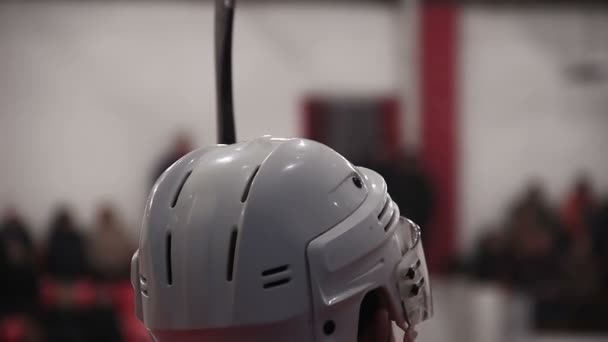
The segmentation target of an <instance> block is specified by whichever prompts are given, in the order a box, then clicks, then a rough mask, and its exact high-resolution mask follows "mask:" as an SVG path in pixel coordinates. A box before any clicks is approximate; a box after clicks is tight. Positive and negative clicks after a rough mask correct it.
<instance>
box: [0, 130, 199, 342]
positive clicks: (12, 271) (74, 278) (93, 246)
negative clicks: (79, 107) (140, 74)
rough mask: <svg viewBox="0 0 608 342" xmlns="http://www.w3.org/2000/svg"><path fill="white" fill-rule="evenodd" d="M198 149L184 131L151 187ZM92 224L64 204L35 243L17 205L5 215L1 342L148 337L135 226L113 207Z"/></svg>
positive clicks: (0, 248)
mask: <svg viewBox="0 0 608 342" xmlns="http://www.w3.org/2000/svg"><path fill="white" fill-rule="evenodd" d="M192 148H193V143H192V139H191V137H190V136H189V135H188V134H187V133H185V132H182V133H180V134H178V135H177V136H176V137H175V139H174V141H173V143H172V146H170V149H169V150H168V151H167V153H165V154H164V155H162V156H161V158H160V160H159V161H158V163H156V164H155V165H154V166H153V169H152V175H151V176H152V182H153V181H154V180H156V179H157V178H158V177H159V176H160V175H161V174H162V172H163V171H164V170H165V169H167V168H168V167H169V166H171V164H173V163H174V162H175V161H176V160H178V159H179V158H181V157H182V156H183V155H185V154H186V153H188V152H189V151H191V150H192ZM88 226H90V229H83V228H85V227H84V225H82V224H80V223H79V222H76V220H75V218H74V215H73V213H72V212H71V211H70V209H69V208H68V207H67V206H63V207H59V208H57V209H56V210H55V212H54V213H53V215H52V218H51V220H50V222H49V224H48V227H46V230H44V231H45V233H46V236H45V239H44V241H43V242H42V243H36V242H35V240H34V238H33V237H32V234H31V233H32V229H31V228H32V227H30V226H29V225H28V222H27V219H26V218H25V217H23V215H21V214H20V213H19V211H18V210H17V208H8V209H6V210H5V212H4V213H3V215H2V216H0V279H2V281H0V293H2V300H0V342H5V341H6V342H8V341H11V342H24V341H36V342H39V341H45V342H84V341H86V342H95V341H99V342H109V341H112V342H119V341H127V342H131V341H133V342H135V341H147V340H148V338H147V334H146V332H145V330H144V329H143V327H142V325H141V324H140V323H139V322H138V321H137V318H136V317H135V313H134V304H133V303H134V298H133V291H132V289H131V285H130V281H129V270H130V262H131V256H132V255H133V253H134V251H135V249H136V244H135V243H134V241H131V239H130V238H129V235H128V234H127V232H128V231H129V229H128V227H127V226H126V225H125V224H124V223H123V221H122V220H121V218H120V215H119V213H118V211H117V209H116V208H114V207H113V206H112V205H111V204H109V203H103V204H101V205H100V206H99V208H98V209H97V213H96V218H95V222H91V223H89V224H88Z"/></svg>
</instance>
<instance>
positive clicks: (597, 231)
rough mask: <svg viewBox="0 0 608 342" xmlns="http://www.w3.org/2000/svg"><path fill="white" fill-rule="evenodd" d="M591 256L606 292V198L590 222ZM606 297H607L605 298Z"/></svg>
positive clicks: (607, 217)
mask: <svg viewBox="0 0 608 342" xmlns="http://www.w3.org/2000/svg"><path fill="white" fill-rule="evenodd" d="M591 234H592V239H591V240H592V247H593V256H594V257H595V258H596V260H597V262H598V264H599V265H600V267H598V269H599V270H600V273H601V274H600V277H601V278H602V286H603V288H604V290H608V197H607V198H605V199H604V200H603V201H602V203H601V204H600V205H599V206H598V208H597V210H596V212H595V214H594V215H593V218H592V221H591ZM607 297H608V296H607Z"/></svg>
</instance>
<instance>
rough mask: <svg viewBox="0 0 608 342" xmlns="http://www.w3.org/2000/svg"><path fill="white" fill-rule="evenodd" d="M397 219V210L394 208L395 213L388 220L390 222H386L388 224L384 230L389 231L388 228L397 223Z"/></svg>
mask: <svg viewBox="0 0 608 342" xmlns="http://www.w3.org/2000/svg"><path fill="white" fill-rule="evenodd" d="M396 220H397V210H393V213H392V214H391V219H390V220H388V222H387V223H386V226H384V231H385V232H388V230H389V229H390V228H391V226H393V224H395V221H396Z"/></svg>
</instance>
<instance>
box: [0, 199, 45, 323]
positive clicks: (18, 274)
mask: <svg viewBox="0 0 608 342" xmlns="http://www.w3.org/2000/svg"><path fill="white" fill-rule="evenodd" d="M35 259H36V257H35V251H34V243H33V241H32V238H31V236H30V233H29V229H28V227H27V225H26V224H25V223H24V222H23V220H22V219H21V217H20V216H19V215H18V214H17V211H16V210H15V209H14V208H9V209H8V210H7V212H6V214H5V215H4V217H3V218H2V221H1V222H0V279H2V281H0V292H1V293H2V300H1V301H0V316H2V315H4V314H23V313H26V314H31V313H33V312H34V311H35V310H36V307H37V304H38V277H37V272H36V262H35Z"/></svg>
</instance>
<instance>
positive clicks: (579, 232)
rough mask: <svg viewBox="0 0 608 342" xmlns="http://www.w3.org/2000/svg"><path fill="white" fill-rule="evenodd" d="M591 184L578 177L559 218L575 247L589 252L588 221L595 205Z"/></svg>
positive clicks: (584, 177) (586, 178)
mask: <svg viewBox="0 0 608 342" xmlns="http://www.w3.org/2000/svg"><path fill="white" fill-rule="evenodd" d="M593 196H594V195H593V190H592V186H591V182H590V180H589V178H588V177H587V176H586V175H582V176H580V177H579V178H578V179H577V181H576V183H575V185H574V188H573V189H572V191H571V192H570V194H568V196H567V197H566V200H565V201H564V203H563V204H562V207H561V218H562V223H563V225H564V228H565V229H566V232H567V233H568V235H569V236H570V238H571V239H572V241H573V242H574V243H575V245H576V246H579V247H580V248H583V249H585V250H589V238H590V236H589V233H590V228H589V221H590V218H591V213H592V211H593V207H594V205H595V203H594V202H595V201H594V198H593Z"/></svg>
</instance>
